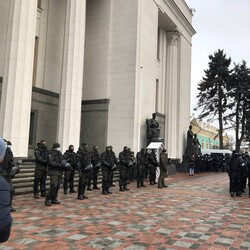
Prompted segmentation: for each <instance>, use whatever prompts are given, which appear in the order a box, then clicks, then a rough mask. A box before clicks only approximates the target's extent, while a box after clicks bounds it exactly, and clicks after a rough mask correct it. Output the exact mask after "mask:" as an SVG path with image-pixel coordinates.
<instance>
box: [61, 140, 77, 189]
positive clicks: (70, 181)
mask: <svg viewBox="0 0 250 250" xmlns="http://www.w3.org/2000/svg"><path fill="white" fill-rule="evenodd" d="M74 150H75V148H74V145H69V148H68V150H66V151H65V153H64V154H63V158H64V159H65V160H66V161H67V162H68V163H69V164H70V165H71V167H72V168H71V169H65V172H64V181H63V189H64V194H68V188H69V192H70V193H76V190H75V189H74V178H75V171H76V169H77V164H78V156H77V154H76V153H75V152H74Z"/></svg>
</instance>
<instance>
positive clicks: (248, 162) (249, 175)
mask: <svg viewBox="0 0 250 250" xmlns="http://www.w3.org/2000/svg"><path fill="white" fill-rule="evenodd" d="M245 156H246V169H247V178H248V197H249V198H250V157H249V154H248V152H246V153H245Z"/></svg>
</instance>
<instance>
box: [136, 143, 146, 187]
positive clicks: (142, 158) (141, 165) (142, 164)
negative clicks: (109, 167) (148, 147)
mask: <svg viewBox="0 0 250 250" xmlns="http://www.w3.org/2000/svg"><path fill="white" fill-rule="evenodd" d="M136 160H137V187H138V188H141V187H146V186H145V185H144V178H145V174H146V172H145V171H146V155H145V149H144V148H142V149H141V151H140V152H138V153H137V155H136Z"/></svg>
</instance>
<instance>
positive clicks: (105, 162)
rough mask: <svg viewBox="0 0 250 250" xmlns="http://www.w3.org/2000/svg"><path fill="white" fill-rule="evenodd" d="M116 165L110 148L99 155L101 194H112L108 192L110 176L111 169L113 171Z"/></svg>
mask: <svg viewBox="0 0 250 250" xmlns="http://www.w3.org/2000/svg"><path fill="white" fill-rule="evenodd" d="M115 167H116V164H115V161H114V156H113V154H112V153H111V148H110V146H107V147H106V151H105V152H103V153H102V154H101V170H102V194H104V195H107V194H112V192H110V190H109V187H110V176H111V172H112V170H113V169H115Z"/></svg>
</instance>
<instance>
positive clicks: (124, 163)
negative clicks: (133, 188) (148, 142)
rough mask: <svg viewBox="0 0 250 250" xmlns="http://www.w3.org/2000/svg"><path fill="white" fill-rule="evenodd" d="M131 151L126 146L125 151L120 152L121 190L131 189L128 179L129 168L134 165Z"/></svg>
mask: <svg viewBox="0 0 250 250" xmlns="http://www.w3.org/2000/svg"><path fill="white" fill-rule="evenodd" d="M132 160H133V159H132V157H131V153H130V152H129V150H128V147H127V146H125V147H124V148H123V151H122V152H120V154H119V161H120V179H119V186H120V191H125V190H129V189H128V188H127V181H128V179H127V178H128V173H129V168H130V167H131V166H132V165H133V161H132Z"/></svg>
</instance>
